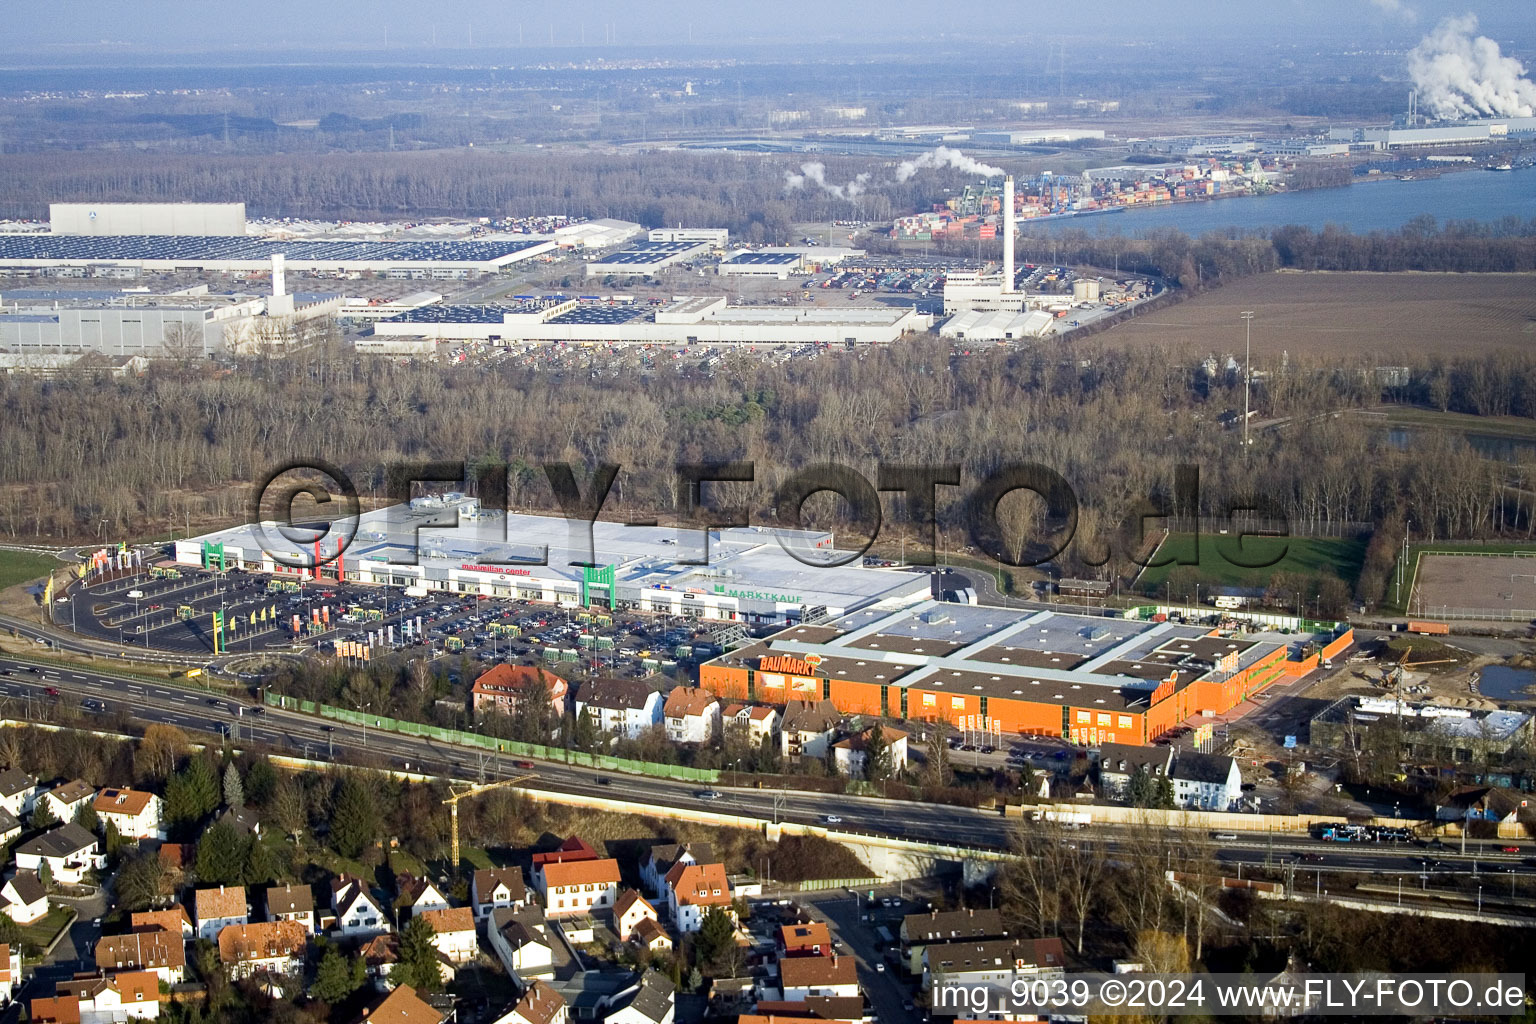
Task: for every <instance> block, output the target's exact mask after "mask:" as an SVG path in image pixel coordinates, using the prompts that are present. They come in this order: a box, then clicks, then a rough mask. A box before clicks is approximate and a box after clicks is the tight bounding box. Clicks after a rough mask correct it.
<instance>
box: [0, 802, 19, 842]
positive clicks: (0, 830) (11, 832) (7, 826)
mask: <svg viewBox="0 0 1536 1024" xmlns="http://www.w3.org/2000/svg"><path fill="white" fill-rule="evenodd" d="M20 838H21V820H20V819H19V818H17V817H16V816H15V815H14V814H12V813H11V812H10V811H8V810H6V809H5V808H3V807H0V846H9V845H10V844H11V843H14V842H15V841H16V840H18V839H20Z"/></svg>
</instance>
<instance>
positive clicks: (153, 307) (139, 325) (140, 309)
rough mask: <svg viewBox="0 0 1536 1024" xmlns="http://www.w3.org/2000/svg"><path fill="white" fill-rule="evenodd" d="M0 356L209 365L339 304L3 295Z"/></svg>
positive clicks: (253, 298)
mask: <svg viewBox="0 0 1536 1024" xmlns="http://www.w3.org/2000/svg"><path fill="white" fill-rule="evenodd" d="M0 300H3V301H0V352H4V353H14V354H18V355H39V354H55V355H67V354H73V355H79V354H84V353H91V352H94V353H99V354H101V355H105V356H112V357H124V356H144V357H146V358H151V359H152V358H157V357H160V356H166V355H171V356H177V357H194V356H195V357H200V358H207V357H209V356H212V355H215V354H218V353H240V352H246V351H253V350H255V349H256V348H257V347H258V346H260V345H274V344H278V343H280V342H282V341H284V340H287V337H288V335H289V333H290V330H291V328H292V327H293V326H294V325H296V324H297V323H299V322H302V321H305V320H310V319H313V318H315V317H323V316H329V315H332V314H334V313H336V312H337V311H339V310H340V309H341V306H342V297H341V296H340V295H336V294H328V293H314V294H311V293H302V292H301V293H298V294H294V295H282V296H277V297H273V296H258V295H245V294H211V293H209V292H208V291H207V290H206V289H201V290H193V291H190V292H179V293H175V294H166V295H154V294H147V293H141V292H121V291H115V292H114V291H105V290H91V291H54V290H50V289H46V288H18V289H7V290H6V291H5V293H4V295H3V296H0Z"/></svg>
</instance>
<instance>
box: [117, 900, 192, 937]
mask: <svg viewBox="0 0 1536 1024" xmlns="http://www.w3.org/2000/svg"><path fill="white" fill-rule="evenodd" d="M128 929H129V931H135V932H154V931H167V932H173V933H176V934H179V935H180V936H181V941H183V942H191V941H192V940H193V938H195V937H196V935H197V933H196V931H195V930H194V929H193V928H192V919H191V918H190V917H188V916H187V908H186V907H183V906H182V905H181V904H179V903H178V904H176V905H175V906H174V907H167V908H166V909H164V910H141V911H138V912H137V913H134V914H129V915H128Z"/></svg>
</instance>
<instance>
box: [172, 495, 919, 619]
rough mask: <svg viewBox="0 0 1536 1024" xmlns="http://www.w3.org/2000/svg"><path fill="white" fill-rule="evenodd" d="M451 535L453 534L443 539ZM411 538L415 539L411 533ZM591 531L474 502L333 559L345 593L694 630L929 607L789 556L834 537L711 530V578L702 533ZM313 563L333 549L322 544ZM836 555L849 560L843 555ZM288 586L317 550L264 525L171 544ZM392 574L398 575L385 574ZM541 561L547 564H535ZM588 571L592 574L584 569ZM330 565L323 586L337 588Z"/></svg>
mask: <svg viewBox="0 0 1536 1024" xmlns="http://www.w3.org/2000/svg"><path fill="white" fill-rule="evenodd" d="M454 523H457V524H458V525H456V526H455V525H453V524H454ZM418 531H419V532H418ZM591 531H592V532H591V537H592V547H591V548H587V547H585V545H586V543H587V523H586V522H585V521H582V520H568V519H563V518H559V517H554V516H534V515H524V514H520V513H515V512H514V513H499V512H484V511H482V510H481V509H480V507H479V504H478V502H477V501H476V500H475V499H474V498H466V497H464V496H463V495H459V494H447V495H442V496H436V497H432V498H420V499H416V500H414V501H412V502H411V503H410V504H409V505H395V506H391V507H389V508H385V509H379V510H377V511H373V512H366V513H364V514H363V515H362V516H361V517H360V521H359V523H358V528H357V532H356V536H355V539H354V540H353V541H352V543H351V544H350V545H349V546H348V547H347V549H346V550H345V551H344V553H343V555H342V560H341V565H340V572H341V574H342V577H343V578H344V579H347V580H356V581H359V582H363V583H380V584H390V585H394V586H422V587H426V588H427V589H429V590H442V591H449V592H452V593H462V594H484V595H486V596H488V597H502V598H520V599H523V600H528V601H545V602H550V603H558V604H562V605H572V606H574V605H582V606H590V605H594V604H596V605H604V606H608V607H618V608H630V609H638V610H641V611H653V612H665V613H668V614H672V615H683V616H688V617H690V618H698V619H718V620H722V621H741V622H780V623H784V622H793V621H798V620H800V619H801V617H802V616H803V615H804V614H805V613H806V612H807V611H810V610H813V609H819V610H820V611H821V612H824V613H826V614H832V615H840V614H843V613H844V612H847V611H851V610H854V609H858V608H869V607H873V608H880V609H890V608H899V607H901V606H903V605H907V604H911V603H913V602H915V601H921V600H923V599H925V598H926V597H927V596H928V593H929V581H928V576H927V575H926V574H923V573H910V572H898V571H895V570H890V569H872V568H864V567H861V566H858V565H846V566H838V567H821V566H815V565H807V564H805V563H804V562H802V561H800V560H798V559H797V558H795V557H793V556H791V555H790V554H789V553H788V552H787V551H786V550H785V549H784V548H785V546H786V545H788V546H792V547H794V548H795V549H796V550H797V551H799V552H803V556H802V557H805V558H807V559H813V558H815V557H818V556H821V557H826V558H828V559H832V558H833V557H834V554H837V553H835V552H834V549H833V547H832V535H831V534H827V533H818V532H813V531H804V530H779V529H776V528H768V527H748V528H744V529H731V530H712V531H710V533H709V540H708V563H709V564H707V565H686V564H681V563H683V562H686V561H689V560H703V558H704V556H705V552H704V547H705V541H704V537H705V534H704V532H703V531H702V530H685V529H674V528H670V527H660V526H628V525H625V524H623V523H606V522H598V523H594V524H592V525H591ZM321 548H322V551H323V554H322V559H324V558H327V557H330V556H331V555H332V554H334V552H335V549H336V542H335V541H334V540H331V539H326V540H324V541H322V543H321ZM840 554H843V555H846V553H840ZM218 558H222V560H223V564H224V566H225V567H226V568H235V567H238V568H244V569H249V570H252V571H258V572H267V573H274V574H286V575H289V576H313V575H314V573H313V570H312V569H309V568H304V567H302V566H299V567H295V566H296V565H297V564H298V563H301V562H303V561H305V560H308V561H310V562H311V563H312V562H313V550H312V549H311V548H306V547H305V546H304V545H301V544H296V543H292V542H290V541H288V540H287V539H285V538H284V536H283V535H282V534H281V533H280V532H279V531H278V529H277V528H276V527H275V526H273V525H271V524H268V525H266V526H265V527H262V526H241V527H236V528H234V529H230V530H221V531H219V532H217V533H211V534H208V535H206V536H203V537H194V538H192V539H190V540H182V541H177V542H176V561H177V562H180V563H182V564H185V565H199V564H202V565H206V564H208V563H209V562H210V560H216V559H218ZM391 560H394V561H396V562H400V563H412V562H414V563H418V564H391ZM537 561H542V562H543V563H544V564H532V563H534V562H537ZM580 562H592V563H595V564H596V565H598V566H600V567H601V568H596V569H592V568H583V567H582V566H581V565H579V564H574V563H580ZM337 569H338V567H337V564H336V563H335V562H334V561H332V562H330V563H329V564H326V565H324V566H323V567H322V569H321V571H320V576H321V577H323V578H327V579H334V578H335V576H336V573H337Z"/></svg>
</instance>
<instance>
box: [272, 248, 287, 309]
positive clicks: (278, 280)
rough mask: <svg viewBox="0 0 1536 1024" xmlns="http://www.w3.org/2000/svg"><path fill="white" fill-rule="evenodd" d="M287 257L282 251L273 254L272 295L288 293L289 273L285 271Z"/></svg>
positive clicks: (274, 296)
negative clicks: (284, 265) (284, 264)
mask: <svg viewBox="0 0 1536 1024" xmlns="http://www.w3.org/2000/svg"><path fill="white" fill-rule="evenodd" d="M284 260H285V257H284V256H283V254H282V253H280V252H275V253H273V254H272V296H273V298H276V297H277V296H279V295H287V294H288V280H287V275H286V274H285V273H284V271H283V263H284Z"/></svg>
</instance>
